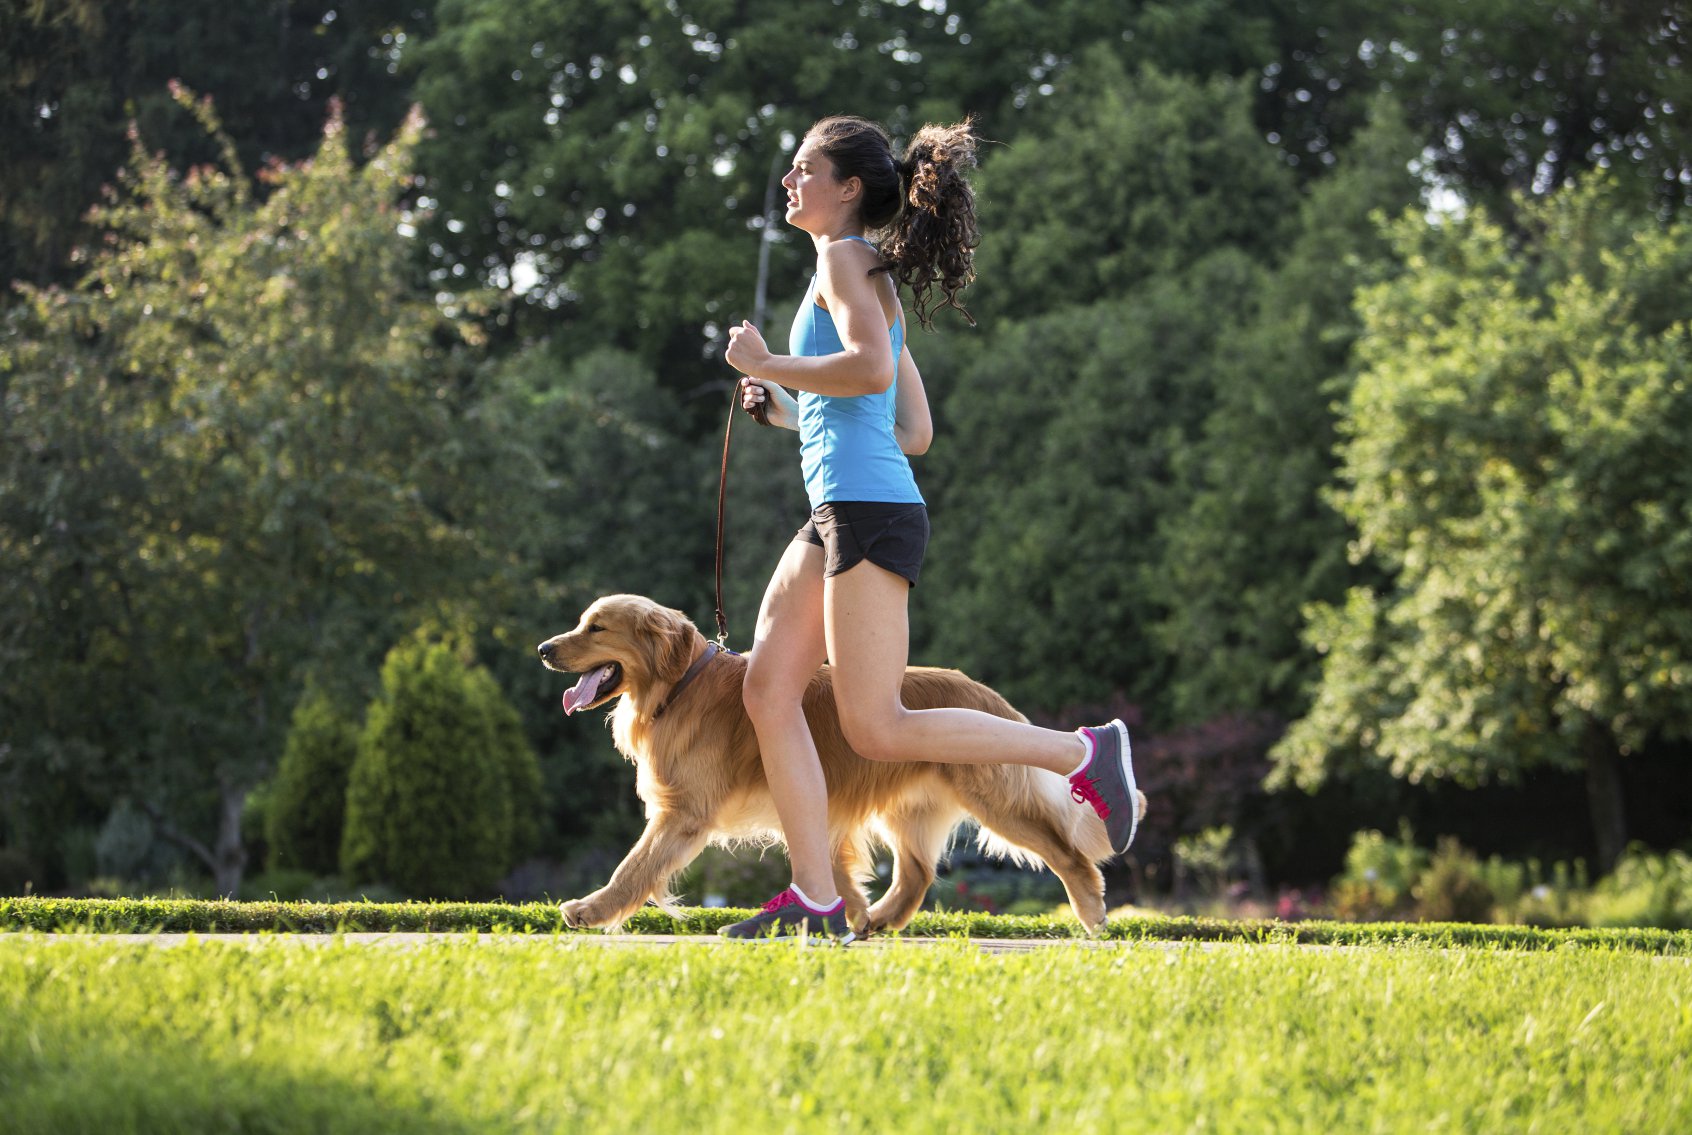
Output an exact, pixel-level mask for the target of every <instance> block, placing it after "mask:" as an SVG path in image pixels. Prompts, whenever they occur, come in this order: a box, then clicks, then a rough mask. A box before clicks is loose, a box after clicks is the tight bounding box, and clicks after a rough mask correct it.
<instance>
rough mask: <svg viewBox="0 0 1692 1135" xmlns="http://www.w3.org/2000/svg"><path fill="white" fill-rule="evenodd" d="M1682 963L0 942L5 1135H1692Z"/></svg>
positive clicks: (438, 943)
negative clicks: (843, 1134) (1519, 1134)
mask: <svg viewBox="0 0 1692 1135" xmlns="http://www.w3.org/2000/svg"><path fill="white" fill-rule="evenodd" d="M1689 1054H1692V962H1688V961H1687V960H1686V959H1684V958H1676V957H1668V958H1663V957H1651V956H1647V955H1643V954H1638V953H1624V952H1610V951H1607V950H1575V949H1562V950H1551V951H1545V952H1538V953H1506V952H1495V951H1489V950H1434V949H1426V948H1386V947H1374V948H1344V949H1321V948H1317V949H1312V948H1301V947H1295V946H1280V945H1267V946H1266V945H1220V946H1216V945H1213V946H1197V945H1154V944H1141V943H1121V944H1114V945H1111V946H1108V947H1105V948H1100V949H1087V948H1084V947H1080V946H1077V945H1073V944H1069V945H1065V944H1060V945H1054V946H1048V947H1043V948H1040V949H1038V950H1035V951H1033V952H1030V953H1024V954H1007V955H986V954H982V953H980V952H979V951H977V950H976V949H974V948H972V947H969V946H967V945H964V944H956V945H954V944H942V945H939V946H933V947H924V946H918V945H914V944H908V943H907V944H898V945H895V946H891V947H884V948H881V949H871V948H851V949H847V950H843V951H837V950H819V949H815V948H812V949H798V948H795V947H792V946H785V945H774V946H771V945H755V946H734V945H730V944H718V943H686V944H680V945H672V946H642V947H632V948H607V947H604V946H600V945H596V944H592V943H589V942H584V941H581V940H579V939H575V938H571V937H567V936H566V937H554V936H550V935H540V936H521V935H491V936H490V935H483V936H480V937H477V936H465V937H452V938H444V939H436V940H431V941H428V942H425V943H422V944H417V945H403V946H402V945H382V946H373V945H368V944H357V943H352V942H347V941H338V942H335V943H332V944H329V945H324V946H318V947H311V946H302V945H298V944H294V943H291V942H288V941H287V940H284V939H279V938H272V939H266V938H253V939H250V940H248V941H247V942H242V943H231V942H226V941H216V942H207V941H195V942H190V943H188V944H185V945H179V946H172V947H164V946H156V945H145V944H141V945H137V944H124V943H119V942H115V941H111V940H106V939H101V938H99V937H96V936H88V937H78V938H68V939H56V940H48V939H44V938H41V937H36V936H32V935H24V934H17V935H0V1104H3V1108H0V1129H4V1130H6V1131H10V1132H17V1133H20V1135H22V1133H26V1132H53V1133H55V1135H58V1133H63V1132H81V1131H87V1132H97V1133H99V1135H118V1133H120V1132H158V1131H184V1132H188V1131H192V1132H201V1131H265V1132H292V1131H301V1132H308V1131H309V1132H320V1131H349V1132H351V1131H360V1132H368V1131H407V1132H449V1131H450V1132H457V1131H464V1132H470V1131H477V1132H482V1131H493V1132H500V1131H582V1132H622V1131H629V1132H637V1131H640V1132H653V1131H658V1132H667V1131H677V1132H683V1131H686V1132H718V1131H720V1132H735V1133H737V1135H743V1133H744V1135H750V1133H756V1132H766V1131H787V1130H791V1131H812V1130H816V1131H853V1132H863V1131H897V1132H944V1133H946V1135H964V1133H969V1132H983V1131H1027V1130H1053V1131H1064V1132H1076V1131H1099V1132H1103V1131H1111V1132H1117V1131H1189V1130H1205V1131H1240V1132H1246V1131H1253V1132H1255V1131H1290V1130H1307V1131H1344V1132H1352V1131H1465V1132H1468V1131H1479V1132H1494V1131H1527V1130H1538V1131H1546V1132H1572V1131H1626V1132H1648V1131H1661V1132H1674V1131H1687V1130H1692V1060H1689Z"/></svg>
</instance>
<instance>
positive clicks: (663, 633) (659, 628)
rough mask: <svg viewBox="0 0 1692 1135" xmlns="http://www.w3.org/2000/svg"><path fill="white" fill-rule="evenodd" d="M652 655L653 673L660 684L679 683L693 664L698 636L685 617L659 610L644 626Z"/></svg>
mask: <svg viewBox="0 0 1692 1135" xmlns="http://www.w3.org/2000/svg"><path fill="white" fill-rule="evenodd" d="M641 629H642V630H643V631H645V632H646V640H647V643H648V646H649V648H650V650H651V653H652V673H653V675H654V676H656V677H657V678H658V679H660V680H661V681H666V682H677V681H680V680H681V676H682V675H683V674H685V673H687V668H688V665H689V664H690V663H692V661H693V640H694V638H695V637H696V636H697V635H698V634H699V632H698V631H697V630H695V629H694V627H693V624H692V623H690V622H689V621H688V620H687V619H686V618H684V617H683V616H682V615H680V614H678V613H677V612H675V611H672V610H670V609H669V608H667V607H659V608H657V609H656V610H654V611H652V612H651V613H649V614H648V615H647V616H646V619H645V621H644V622H643V623H642V625H641Z"/></svg>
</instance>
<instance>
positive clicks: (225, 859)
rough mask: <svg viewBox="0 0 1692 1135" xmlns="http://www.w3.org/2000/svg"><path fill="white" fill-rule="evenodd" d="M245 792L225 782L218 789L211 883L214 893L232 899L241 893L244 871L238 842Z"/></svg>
mask: <svg viewBox="0 0 1692 1135" xmlns="http://www.w3.org/2000/svg"><path fill="white" fill-rule="evenodd" d="M246 805H247V793H246V791H245V790H244V789H241V788H237V787H236V786H235V785H233V784H231V783H229V782H228V781H224V782H222V783H220V784H219V785H218V800H217V847H216V848H215V849H214V851H213V854H212V865H211V866H212V879H213V882H214V883H215V884H216V886H217V893H218V894H219V895H220V896H222V897H223V898H234V897H235V893H236V892H237V891H239V890H240V889H241V875H242V873H243V872H244V871H245V870H246V867H247V849H246V846H245V845H244V844H242V842H241V813H242V812H243V811H244V810H245V809H246Z"/></svg>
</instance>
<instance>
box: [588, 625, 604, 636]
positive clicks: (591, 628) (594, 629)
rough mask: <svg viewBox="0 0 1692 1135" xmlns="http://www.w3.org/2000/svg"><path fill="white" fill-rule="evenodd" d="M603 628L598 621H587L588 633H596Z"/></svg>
mask: <svg viewBox="0 0 1692 1135" xmlns="http://www.w3.org/2000/svg"><path fill="white" fill-rule="evenodd" d="M604 629H605V628H604V627H602V626H600V625H599V624H598V623H589V624H588V634H598V633H599V632H600V631H602V630H604Z"/></svg>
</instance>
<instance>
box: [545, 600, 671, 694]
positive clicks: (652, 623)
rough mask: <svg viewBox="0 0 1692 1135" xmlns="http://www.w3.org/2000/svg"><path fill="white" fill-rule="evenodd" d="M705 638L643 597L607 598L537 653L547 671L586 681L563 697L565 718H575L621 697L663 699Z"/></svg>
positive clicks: (575, 686) (669, 610) (551, 639)
mask: <svg viewBox="0 0 1692 1135" xmlns="http://www.w3.org/2000/svg"><path fill="white" fill-rule="evenodd" d="M701 637H702V636H701V635H700V633H699V628H697V627H695V626H694V625H693V622H692V621H691V620H690V619H689V618H688V617H687V616H686V615H684V614H682V613H681V612H680V611H672V610H671V609H670V608H668V607H662V606H659V605H658V604H657V603H654V602H653V601H652V600H650V599H648V598H646V597H645V596H641V595H607V596H605V597H604V598H603V599H598V600H595V601H594V603H593V605H592V606H590V607H589V608H588V609H587V610H586V611H585V612H583V613H582V621H581V622H579V623H577V624H576V629H575V630H573V631H568V632H566V633H564V634H561V635H557V636H556V637H554V638H549V639H547V640H546V641H545V642H543V643H541V644H540V646H539V647H538V648H537V649H538V650H539V651H540V657H541V661H542V662H544V663H546V665H547V666H548V667H549V668H551V669H553V670H560V671H563V672H564V673H567V674H580V675H581V676H582V677H581V680H580V681H578V682H577V683H576V684H575V685H574V686H573V687H571V688H570V689H569V690H567V691H566V692H565V694H564V712H565V713H575V712H576V711H577V710H582V709H592V708H594V707H595V706H598V705H603V704H605V703H606V702H608V701H610V700H611V699H612V698H614V697H618V696H619V695H622V694H629V695H631V696H632V697H633V698H634V700H635V702H636V704H640V703H643V702H647V701H649V700H651V698H652V697H654V696H657V697H661V696H663V694H664V692H665V691H667V690H668V689H669V687H671V686H672V685H674V684H675V683H676V682H678V681H680V679H681V676H682V675H683V674H685V673H686V672H687V667H688V665H689V663H691V662H692V661H693V655H694V651H695V648H696V645H697V643H698V641H699V639H700V638H701Z"/></svg>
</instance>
